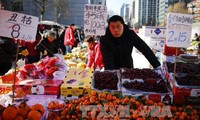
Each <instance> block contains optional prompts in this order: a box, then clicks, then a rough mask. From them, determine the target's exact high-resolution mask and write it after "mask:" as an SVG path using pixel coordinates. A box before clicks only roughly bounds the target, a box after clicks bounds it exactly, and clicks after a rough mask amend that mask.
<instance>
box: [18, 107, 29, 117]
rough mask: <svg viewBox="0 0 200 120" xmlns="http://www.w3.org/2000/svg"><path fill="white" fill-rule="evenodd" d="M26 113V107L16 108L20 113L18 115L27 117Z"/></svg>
mask: <svg viewBox="0 0 200 120" xmlns="http://www.w3.org/2000/svg"><path fill="white" fill-rule="evenodd" d="M28 113H29V111H26V109H24V108H20V107H19V108H18V109H17V114H18V115H20V116H22V117H23V118H24V119H26V118H27V115H28Z"/></svg>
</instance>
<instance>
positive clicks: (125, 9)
mask: <svg viewBox="0 0 200 120" xmlns="http://www.w3.org/2000/svg"><path fill="white" fill-rule="evenodd" d="M129 15H130V14H129V4H123V5H122V7H121V9H120V16H122V17H123V18H124V21H125V23H127V22H128V21H129V20H130V18H129Z"/></svg>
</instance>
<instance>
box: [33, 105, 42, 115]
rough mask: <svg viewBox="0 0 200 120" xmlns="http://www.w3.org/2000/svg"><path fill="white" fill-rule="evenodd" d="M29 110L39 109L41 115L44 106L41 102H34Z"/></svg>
mask: <svg viewBox="0 0 200 120" xmlns="http://www.w3.org/2000/svg"><path fill="white" fill-rule="evenodd" d="M31 110H32V111H34V110H36V111H39V112H40V113H41V114H42V115H43V114H44V106H43V105H41V104H35V105H33V106H32V107H31Z"/></svg>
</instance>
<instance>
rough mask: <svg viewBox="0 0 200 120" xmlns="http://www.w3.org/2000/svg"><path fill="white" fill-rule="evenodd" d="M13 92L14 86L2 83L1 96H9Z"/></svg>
mask: <svg viewBox="0 0 200 120" xmlns="http://www.w3.org/2000/svg"><path fill="white" fill-rule="evenodd" d="M11 91H12V84H5V83H0V95H2V94H7V93H9V92H11Z"/></svg>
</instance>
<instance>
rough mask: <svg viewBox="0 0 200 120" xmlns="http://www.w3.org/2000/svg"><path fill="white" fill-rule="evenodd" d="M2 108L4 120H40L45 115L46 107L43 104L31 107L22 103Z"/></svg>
mask: <svg viewBox="0 0 200 120" xmlns="http://www.w3.org/2000/svg"><path fill="white" fill-rule="evenodd" d="M0 108H1V112H0V115H1V116H2V119H3V120H26V119H27V120H40V119H41V118H42V115H43V114H44V107H43V105H41V104H35V105H33V106H32V107H30V106H29V105H27V104H26V102H21V103H20V104H19V105H18V106H15V105H9V106H7V107H6V108H5V107H3V106H1V107H0Z"/></svg>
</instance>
